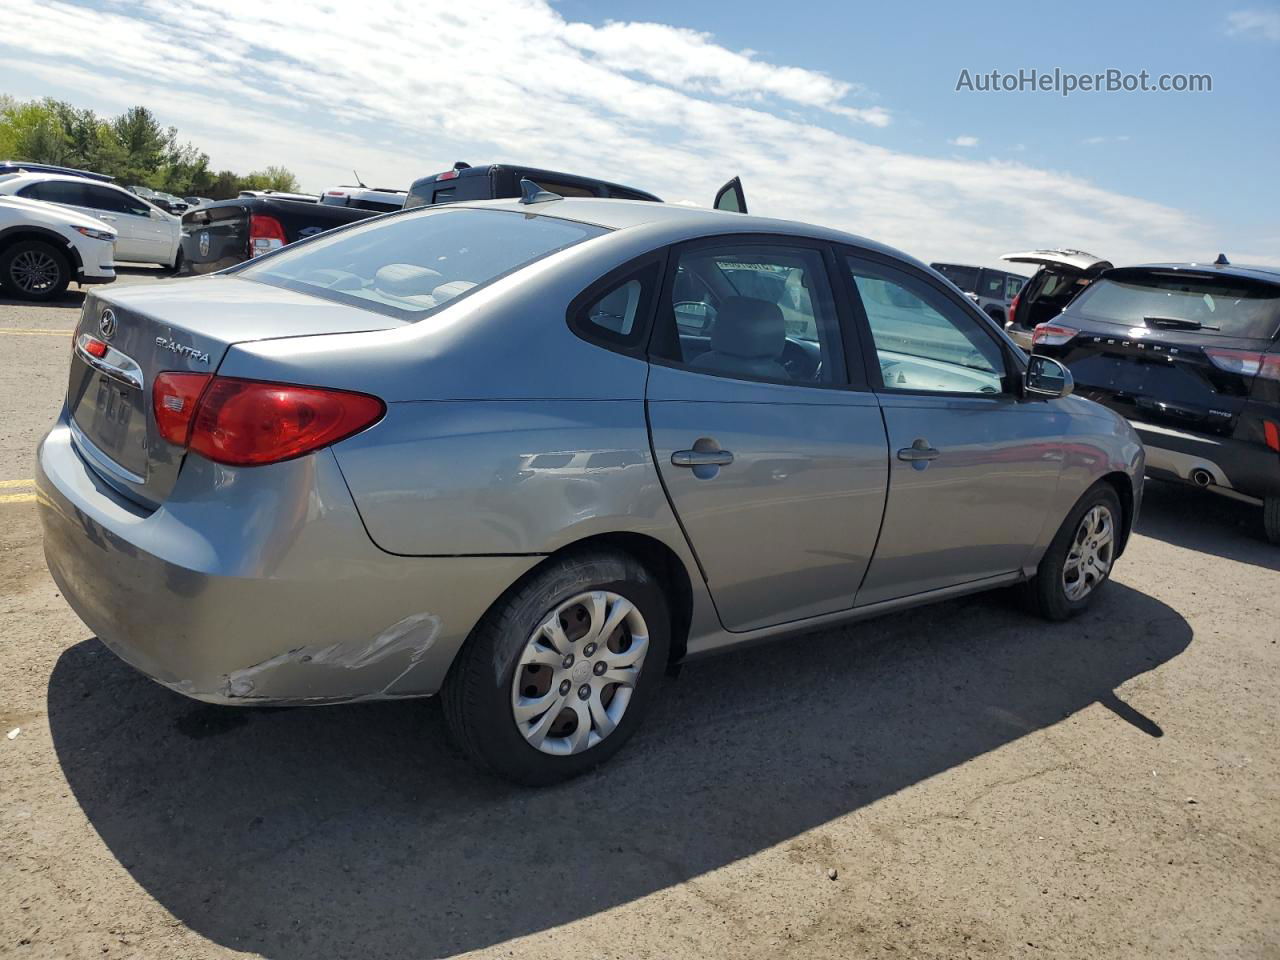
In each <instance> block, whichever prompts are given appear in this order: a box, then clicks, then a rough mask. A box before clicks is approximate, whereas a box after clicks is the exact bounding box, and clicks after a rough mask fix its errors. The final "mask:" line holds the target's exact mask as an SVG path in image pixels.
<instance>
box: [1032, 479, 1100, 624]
mask: <svg viewBox="0 0 1280 960" xmlns="http://www.w3.org/2000/svg"><path fill="white" fill-rule="evenodd" d="M1094 507H1102V508H1104V509H1106V510H1108V511H1110V519H1111V529H1112V547H1111V554H1110V565H1109V566H1108V569H1107V572H1106V575H1105V576H1103V577H1102V578H1101V579H1100V580H1098V581H1097V582H1096V583H1095V584H1094V585H1093V586H1092V587H1090V588H1089V589H1088V591H1087V592H1086V593H1085V594H1084V596H1082V597H1079V598H1078V599H1072V598H1071V597H1070V596H1068V594H1067V588H1066V584H1065V583H1064V580H1063V570H1064V568H1065V567H1066V564H1067V557H1068V555H1069V554H1070V553H1071V550H1072V547H1073V545H1074V542H1075V539H1076V537H1077V535H1078V533H1079V532H1080V529H1081V522H1082V521H1083V520H1084V517H1085V515H1086V514H1088V513H1089V512H1090V511H1091V510H1092V509H1093V508H1094ZM1123 523H1124V514H1123V512H1122V511H1121V509H1120V498H1119V497H1117V496H1116V492H1115V489H1114V488H1112V486H1111V485H1110V484H1108V483H1106V482H1105V481H1101V482H1099V483H1096V484H1094V485H1093V486H1092V487H1090V488H1089V489H1088V490H1086V491H1085V494H1084V496H1082V497H1081V498H1080V500H1079V501H1078V502H1077V503H1076V505H1075V506H1074V507H1073V508H1072V510H1071V512H1070V513H1069V514H1067V518H1066V520H1064V521H1062V526H1061V527H1059V528H1058V532H1057V534H1055V535H1054V538H1053V541H1052V542H1051V543H1050V544H1049V549H1048V550H1046V551H1045V553H1044V556H1043V557H1042V558H1041V560H1040V566H1039V567H1038V568H1037V569H1036V575H1035V576H1034V577H1032V579H1031V580H1030V581H1029V582H1028V583H1027V584H1026V596H1027V599H1028V601H1029V603H1030V606H1031V609H1032V610H1033V611H1034V612H1036V613H1038V614H1039V615H1040V616H1042V617H1044V618H1045V619H1046V620H1053V621H1060V620H1070V619H1071V618H1072V617H1074V616H1076V615H1078V614H1080V613H1082V612H1083V611H1084V610H1085V609H1086V608H1087V607H1088V606H1089V603H1090V601H1092V600H1093V598H1094V596H1095V595H1096V594H1097V592H1098V590H1099V589H1101V588H1102V587H1103V586H1105V585H1106V582H1107V580H1109V579H1110V576H1111V570H1112V569H1114V564H1115V556H1116V551H1117V550H1118V549H1119V546H1120V537H1121V534H1122V530H1123Z"/></svg>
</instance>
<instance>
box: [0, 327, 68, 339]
mask: <svg viewBox="0 0 1280 960" xmlns="http://www.w3.org/2000/svg"><path fill="white" fill-rule="evenodd" d="M0 333H7V334H9V335H10V336H13V337H67V336H70V335H71V334H73V333H75V331H74V330H29V329H14V328H11V329H7V330H6V329H5V328H4V327H0Z"/></svg>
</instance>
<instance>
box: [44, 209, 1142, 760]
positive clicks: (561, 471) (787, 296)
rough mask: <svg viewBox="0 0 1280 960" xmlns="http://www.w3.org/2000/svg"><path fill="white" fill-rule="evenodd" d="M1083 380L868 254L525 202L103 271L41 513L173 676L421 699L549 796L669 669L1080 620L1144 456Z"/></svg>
mask: <svg viewBox="0 0 1280 960" xmlns="http://www.w3.org/2000/svg"><path fill="white" fill-rule="evenodd" d="M527 201H533V202H527ZM1070 393H1071V379H1070V375H1069V374H1068V373H1067V372H1066V371H1065V370H1064V369H1063V368H1062V367H1061V366H1060V365H1058V364H1057V363H1056V362H1055V361H1053V360H1051V359H1048V358H1043V357H1035V358H1032V359H1031V360H1028V358H1027V357H1026V356H1025V355H1024V354H1023V353H1022V352H1021V351H1020V350H1019V349H1018V348H1017V347H1016V346H1015V345H1014V344H1013V343H1012V342H1011V341H1009V340H1008V339H1007V338H1006V337H1005V335H1004V334H1003V332H1002V331H1001V330H999V329H998V328H997V327H996V326H995V325H994V324H993V323H992V322H991V321H990V319H989V318H987V317H986V316H984V315H983V314H982V313H981V312H980V311H979V310H978V309H977V308H975V307H974V306H973V304H972V303H971V302H969V300H968V299H966V298H965V296H964V295H963V294H962V293H960V291H958V290H957V289H956V288H954V287H953V286H951V285H950V284H949V283H948V282H947V281H945V280H944V279H942V278H941V277H940V276H939V275H938V274H936V273H934V272H933V271H931V270H929V269H928V268H927V267H925V266H923V265H922V264H920V263H918V262H917V261H915V260H913V259H911V258H909V257H907V256H905V255H903V254H901V253H898V252H896V251H893V250H890V249H888V248H886V247H883V246H881V245H879V244H876V243H873V242H871V241H868V240H864V239H860V238H858V237H854V236H850V235H848V234H844V233H840V232H837V231H834V230H827V229H823V228H819V227H814V226H810V225H805V224H799V223H790V222H784V221H778V220H769V219H763V218H759V217H750V216H746V215H743V214H736V213H722V212H718V211H710V210H697V209H691V208H685V207H678V206H665V205H662V204H655V203H641V202H629V201H614V200H602V199H594V198H593V199H561V198H554V197H550V196H549V195H548V194H545V193H541V194H537V195H534V194H533V193H532V192H531V193H530V194H529V195H528V196H527V197H526V198H525V200H524V201H491V202H485V203H475V204H455V205H451V206H448V207H444V208H428V209H423V210H414V211H406V212H404V213H397V214H391V215H388V216H386V217H381V218H378V219H376V220H372V221H366V222H362V223H359V224H356V225H353V226H351V227H349V228H344V229H342V230H338V231H334V232H332V233H328V234H324V235H322V236H320V237H316V238H314V239H312V240H309V241H307V242H304V243H300V244H296V245H294V246H291V247H286V248H284V249H283V250H281V251H279V252H277V253H274V254H271V255H268V256H265V257H262V258H260V259H257V260H254V261H250V262H248V263H246V264H243V265H241V266H239V267H237V268H234V269H232V270H230V271H226V272H224V273H221V274H218V275H213V276H206V277H200V278H195V279H190V280H180V281H173V282H168V283H164V284H156V285H148V286H132V287H124V288H121V289H113V290H110V291H107V292H102V293H97V292H94V293H90V294H89V295H88V296H87V298H86V300H85V305H84V312H83V315H82V317H81V319H80V323H79V326H78V329H77V330H76V333H75V342H74V349H73V357H72V361H71V373H70V382H69V386H68V390H67V398H66V404H65V406H64V409H63V411H62V413H61V415H60V416H59V418H58V421H57V423H56V424H55V425H54V427H53V429H52V430H51V431H50V433H49V434H48V436H47V437H45V439H44V441H43V442H42V443H41V445H40V450H39V457H38V475H37V483H38V487H39V491H40V495H39V510H40V517H41V521H42V523H43V527H44V536H45V550H46V554H47V557H48V563H49V569H50V571H51V572H52V574H53V577H54V579H55V580H56V581H57V583H58V585H59V587H60V588H61V589H62V591H63V594H64V596H65V597H66V598H67V600H68V602H70V604H71V605H72V607H73V608H74V609H75V611H76V612H77V614H79V616H80V617H81V619H83V620H84V622H85V623H86V624H87V625H88V627H89V628H90V629H91V630H93V631H94V632H95V633H96V634H97V635H98V636H99V637H100V638H101V639H102V641H103V642H105V643H106V644H107V645H108V646H109V647H110V648H111V649H112V650H113V651H115V652H116V653H117V654H118V655H119V656H120V657H121V658H123V659H124V660H126V661H128V662H129V663H131V664H133V665H134V666H135V667H137V668H138V669H139V670H141V671H142V672H143V673H145V674H147V675H148V676H150V677H152V678H154V679H155V680H157V681H159V682H160V683H162V684H164V685H165V686H167V687H169V688H171V689H173V690H176V691H178V692H180V693H183V694H186V695H188V696H191V697H195V698H197V699H199V700H205V701H209V702H213V703H221V704H239V705H261V704H320V703H335V702H340V701H348V700H358V699H375V698H398V697H418V696H428V695H432V694H436V693H440V694H441V695H442V696H443V700H444V705H445V713H446V716H447V718H448V723H449V725H450V727H451V729H452V732H453V733H454V735H455V737H456V739H457V741H458V742H459V744H460V745H461V746H462V747H463V748H464V749H465V750H466V752H468V753H469V754H470V755H471V756H472V757H473V758H474V759H475V760H476V761H478V762H479V763H481V764H482V765H483V766H485V767H487V768H489V769H491V770H493V771H495V772H497V773H499V774H501V775H504V776H506V777H509V778H511V779H514V780H517V781H520V782H524V783H533V784H540V783H549V782H553V781H557V780H561V779H564V778H566V777H570V776H573V775H575V774H577V773H580V772H582V771H583V770H585V769H587V768H588V767H591V766H593V765H595V764H597V763H599V762H600V761H602V760H604V759H606V758H607V757H608V756H610V755H611V754H612V753H613V752H614V751H616V750H617V749H618V748H619V747H621V746H622V745H623V743H624V742H625V741H626V739H627V738H628V737H629V736H630V735H631V733H632V732H633V731H634V730H635V728H636V726H637V725H638V724H639V723H640V721H641V718H642V716H643V714H644V712H645V709H646V707H647V706H648V705H649V702H650V700H651V699H652V697H653V695H654V693H655V692H656V688H657V687H658V686H659V684H658V681H659V679H660V677H661V675H662V674H663V673H664V671H666V669H667V668H668V667H669V666H670V665H673V664H676V663H679V662H680V661H682V660H684V659H686V658H690V657H696V656H701V655H704V654H708V653H712V652H715V651H720V650H724V649H727V648H729V647H732V646H734V645H736V644H740V643H748V642H751V641H756V640H760V639H762V638H766V637H772V636H778V635H783V634H788V633H793V632H796V631H802V630H810V629H813V628H815V627H821V626H826V625H830V624H836V623H842V622H845V621H850V620H856V619H858V618H863V617H870V616H875V615H878V614H882V613H885V612H888V611H893V610H896V609H900V608H902V607H905V606H913V605H916V604H922V603H927V602H930V601H935V600H941V599H944V598H948V597H955V596H957V595H960V594H965V593H970V592H973V591H978V590H985V589H988V588H993V587H1001V586H1007V585H1013V584H1022V585H1023V589H1024V591H1025V593H1026V595H1027V598H1028V600H1029V602H1030V603H1031V604H1032V605H1033V606H1034V607H1035V608H1037V609H1038V610H1039V611H1040V612H1041V613H1042V614H1043V615H1044V616H1046V617H1047V618H1049V619H1050V620H1058V619H1063V618H1066V617H1069V616H1071V615H1073V614H1075V613H1078V612H1079V611H1080V610H1081V609H1083V608H1084V606H1085V605H1086V604H1087V603H1088V602H1089V601H1090V599H1091V597H1092V596H1093V595H1094V593H1095V592H1096V591H1097V589H1098V588H1099V587H1100V586H1101V585H1102V584H1103V583H1104V582H1105V581H1106V579H1107V577H1108V575H1109V573H1110V571H1111V569H1112V564H1113V563H1114V562H1115V560H1116V558H1117V557H1118V556H1119V555H1120V553H1121V551H1122V550H1123V549H1124V545H1125V541H1126V538H1127V537H1128V534H1129V531H1130V529H1131V528H1132V526H1133V522H1134V518H1135V516H1136V514H1137V512H1138V508H1139V504H1140V499H1141V491H1142V487H1141V479H1142V475H1143V451H1142V446H1141V444H1140V442H1139V441H1138V438H1137V437H1136V435H1135V434H1134V432H1133V430H1132V429H1131V428H1130V427H1129V426H1128V424H1127V423H1126V422H1125V421H1124V420H1123V419H1121V418H1120V417H1118V416H1116V415H1115V414H1113V413H1111V412H1110V411H1108V410H1106V409H1104V408H1103V407H1101V406H1098V405H1095V404H1093V403H1091V402H1089V401H1087V400H1084V399H1082V398H1079V397H1075V396H1071V395H1070Z"/></svg>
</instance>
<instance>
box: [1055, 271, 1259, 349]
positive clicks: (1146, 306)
mask: <svg viewBox="0 0 1280 960" xmlns="http://www.w3.org/2000/svg"><path fill="white" fill-rule="evenodd" d="M1072 310H1073V311H1075V310H1079V311H1081V312H1082V313H1085V314H1087V315H1088V316H1089V317H1092V318H1097V319H1099V320H1109V321H1111V322H1113V323H1122V324H1125V325H1126V326H1131V327H1140V326H1152V327H1157V328H1158V327H1162V326H1163V327H1170V328H1181V329H1191V330H1196V329H1199V330H1206V331H1209V332H1211V333H1219V334H1222V335H1224V336H1231V337H1253V338H1257V339H1263V340H1270V339H1271V338H1272V337H1274V336H1275V335H1276V333H1277V330H1278V329H1280V287H1276V286H1271V285H1270V284H1265V283H1259V282H1253V281H1250V280H1248V279H1243V278H1236V277H1188V276H1186V275H1181V276H1180V275H1177V274H1173V273H1167V274H1146V275H1141V274H1139V275H1127V276H1126V275H1125V274H1123V273H1119V274H1118V276H1117V277H1116V278H1113V277H1104V278H1102V279H1099V280H1097V281H1095V282H1094V283H1093V284H1092V285H1091V286H1090V287H1089V289H1088V290H1086V291H1084V293H1082V294H1080V299H1078V300H1077V301H1076V303H1075V306H1073V307H1072Z"/></svg>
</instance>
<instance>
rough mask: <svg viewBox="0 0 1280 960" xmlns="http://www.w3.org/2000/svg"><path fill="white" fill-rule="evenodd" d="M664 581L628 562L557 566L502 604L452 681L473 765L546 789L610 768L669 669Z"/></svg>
mask: <svg viewBox="0 0 1280 960" xmlns="http://www.w3.org/2000/svg"><path fill="white" fill-rule="evenodd" d="M669 632H670V621H669V615H668V611H667V604H666V600H665V599H664V596H663V591H662V585H661V583H660V582H659V581H658V580H657V579H656V578H655V577H654V576H653V575H652V574H651V573H650V572H649V571H648V570H647V569H646V568H645V567H644V566H643V565H641V564H640V563H639V562H637V561H636V560H634V559H633V558H631V557H629V556H627V555H625V554H620V553H612V552H594V551H593V552H589V553H581V554H572V555H567V556H565V557H563V558H561V559H559V560H555V561H553V562H552V563H551V564H549V565H548V566H547V567H545V568H544V569H542V570H540V571H538V572H537V573H536V574H534V575H533V576H532V577H531V578H529V580H527V581H526V582H525V583H523V584H522V585H520V586H519V587H517V588H515V589H514V590H513V591H511V592H510V593H509V594H508V595H506V596H504V597H503V598H502V599H501V600H499V601H498V602H497V603H496V604H495V605H494V607H493V608H492V609H491V610H490V611H489V612H488V613H487V614H485V617H484V619H483V620H481V622H480V624H479V625H477V627H476V628H475V630H474V631H473V632H472V635H471V636H470V637H469V638H468V640H467V642H466V644H465V645H464V646H463V648H462V650H461V651H460V652H459V654H458V659H457V660H456V661H455V662H454V665H453V668H452V669H451V670H450V672H449V676H448V678H447V679H446V681H445V686H444V690H443V691H442V697H443V701H444V711H445V717H446V720H447V721H448V724H449V728H450V730H451V732H452V733H453V736H454V739H455V740H456V741H457V743H458V745H459V746H460V747H461V748H462V749H463V751H464V752H466V753H467V754H468V755H469V757H470V758H471V759H472V760H473V761H475V762H476V763H478V764H479V765H480V766H482V767H485V768H487V769H489V770H491V771H493V772H495V773H497V774H499V775H500V776H503V777H506V778H507V779H509V780H514V781H516V782H518V783H524V784H529V785H535V786H540V785H544V784H550V783H555V782H557V781H560V780H566V779H569V778H570V777H575V776H577V775H578V774H581V773H583V772H585V771H586V770H589V769H591V768H592V767H594V766H596V765H598V764H600V763H602V762H603V761H605V760H607V759H608V758H609V757H610V756H612V755H613V754H614V753H616V752H617V751H618V750H619V749H620V748H621V747H622V745H623V744H624V743H625V742H626V740H627V739H628V738H629V737H630V736H631V734H632V733H633V732H634V731H635V729H636V727H637V726H638V725H639V723H640V720H641V718H642V716H643V714H644V712H645V711H646V709H647V708H648V706H649V703H650V701H651V700H652V698H653V696H654V694H655V693H656V691H657V687H658V686H659V683H660V681H661V677H662V673H663V670H664V669H665V667H666V664H667V650H668V646H669Z"/></svg>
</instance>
